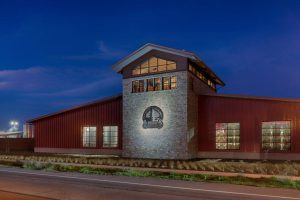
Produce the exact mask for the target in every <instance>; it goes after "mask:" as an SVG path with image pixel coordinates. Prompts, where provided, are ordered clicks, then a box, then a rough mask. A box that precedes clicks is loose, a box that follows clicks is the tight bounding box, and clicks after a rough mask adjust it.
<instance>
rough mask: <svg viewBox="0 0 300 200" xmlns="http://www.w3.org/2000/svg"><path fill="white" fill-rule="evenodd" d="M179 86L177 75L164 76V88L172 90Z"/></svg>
mask: <svg viewBox="0 0 300 200" xmlns="http://www.w3.org/2000/svg"><path fill="white" fill-rule="evenodd" d="M176 87H177V77H176V76H172V77H163V90H171V89H175V88H176Z"/></svg>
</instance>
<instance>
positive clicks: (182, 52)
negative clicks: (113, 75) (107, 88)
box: [112, 43, 225, 86]
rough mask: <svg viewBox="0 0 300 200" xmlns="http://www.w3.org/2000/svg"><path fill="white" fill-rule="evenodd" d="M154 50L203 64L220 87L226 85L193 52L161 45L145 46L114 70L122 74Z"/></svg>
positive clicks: (122, 61) (116, 65)
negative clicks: (130, 65) (127, 67)
mask: <svg viewBox="0 0 300 200" xmlns="http://www.w3.org/2000/svg"><path fill="white" fill-rule="evenodd" d="M153 50H157V51H160V52H165V53H170V54H173V55H177V56H182V57H185V58H188V59H189V60H191V61H192V62H194V63H196V64H201V65H200V66H201V67H204V68H205V70H206V71H207V72H208V74H210V75H211V76H212V77H213V78H214V79H215V81H216V82H217V83H218V84H219V85H222V86H224V85H225V83H224V82H223V81H222V80H221V79H220V78H219V77H218V76H217V75H216V74H215V73H214V72H213V71H212V70H211V69H210V68H209V67H208V66H207V65H206V64H205V63H204V62H203V61H202V60H201V59H200V58H199V57H198V56H197V55H196V54H194V53H193V52H189V51H185V50H178V49H173V48H169V47H165V46H160V45H156V44H151V43H148V44H145V45H144V46H142V47H140V48H139V49H138V50H136V51H134V52H132V53H131V54H129V55H128V56H126V57H125V58H123V59H121V60H120V61H119V62H117V63H116V64H114V65H113V66H112V69H113V70H114V71H116V72H118V73H121V72H122V70H123V69H124V68H125V67H126V66H127V65H129V64H130V63H132V62H133V61H135V60H136V59H138V58H140V57H141V56H143V55H145V54H147V53H148V52H150V51H153Z"/></svg>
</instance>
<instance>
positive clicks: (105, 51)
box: [63, 41, 126, 61]
mask: <svg viewBox="0 0 300 200" xmlns="http://www.w3.org/2000/svg"><path fill="white" fill-rule="evenodd" d="M97 46H98V47H97V50H96V52H94V53H91V54H82V55H69V56H64V57H63V58H64V59H66V60H77V61H84V60H110V59H115V58H120V57H122V56H124V55H125V54H126V52H124V51H122V50H119V49H113V48H109V47H107V46H106V45H105V44H104V42H103V41H100V42H97Z"/></svg>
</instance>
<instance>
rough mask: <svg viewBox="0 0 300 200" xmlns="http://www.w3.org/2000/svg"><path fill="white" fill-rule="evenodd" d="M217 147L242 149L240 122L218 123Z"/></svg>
mask: <svg viewBox="0 0 300 200" xmlns="http://www.w3.org/2000/svg"><path fill="white" fill-rule="evenodd" d="M216 149H223V150H225V149H240V123H216Z"/></svg>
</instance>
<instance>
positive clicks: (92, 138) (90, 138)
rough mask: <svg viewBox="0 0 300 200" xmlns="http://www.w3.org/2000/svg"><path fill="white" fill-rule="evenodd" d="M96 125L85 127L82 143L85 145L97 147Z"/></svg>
mask: <svg viewBox="0 0 300 200" xmlns="http://www.w3.org/2000/svg"><path fill="white" fill-rule="evenodd" d="M96 135H97V134H96V127H95V126H88V127H83V136H82V144H83V147H96Z"/></svg>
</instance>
